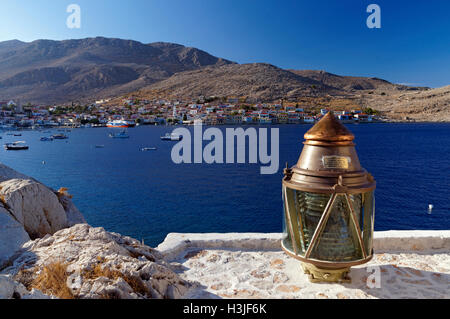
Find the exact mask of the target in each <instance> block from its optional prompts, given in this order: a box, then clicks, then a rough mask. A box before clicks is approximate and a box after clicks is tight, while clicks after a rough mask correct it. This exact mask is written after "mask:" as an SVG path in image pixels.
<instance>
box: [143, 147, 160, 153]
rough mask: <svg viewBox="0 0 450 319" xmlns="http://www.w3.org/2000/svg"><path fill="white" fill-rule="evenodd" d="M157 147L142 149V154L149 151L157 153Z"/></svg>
mask: <svg viewBox="0 0 450 319" xmlns="http://www.w3.org/2000/svg"><path fill="white" fill-rule="evenodd" d="M156 150H157V148H156V147H143V148H141V152H148V151H156Z"/></svg>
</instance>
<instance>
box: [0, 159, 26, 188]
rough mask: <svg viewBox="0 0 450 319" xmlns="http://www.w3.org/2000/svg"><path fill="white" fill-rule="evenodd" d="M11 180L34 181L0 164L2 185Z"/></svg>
mask: <svg viewBox="0 0 450 319" xmlns="http://www.w3.org/2000/svg"><path fill="white" fill-rule="evenodd" d="M10 179H32V178H30V177H28V176H26V175H24V174H22V173H19V172H17V171H15V170H13V169H12V168H11V167H8V166H6V165H4V164H2V163H0V183H2V182H4V181H8V180H10Z"/></svg>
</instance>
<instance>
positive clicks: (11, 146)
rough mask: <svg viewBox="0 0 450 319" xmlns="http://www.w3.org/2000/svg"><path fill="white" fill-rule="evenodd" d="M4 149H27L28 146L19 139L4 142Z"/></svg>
mask: <svg viewBox="0 0 450 319" xmlns="http://www.w3.org/2000/svg"><path fill="white" fill-rule="evenodd" d="M5 149H6V150H8V151H22V150H27V149H29V146H28V145H26V142H24V141H19V142H14V143H7V144H5Z"/></svg>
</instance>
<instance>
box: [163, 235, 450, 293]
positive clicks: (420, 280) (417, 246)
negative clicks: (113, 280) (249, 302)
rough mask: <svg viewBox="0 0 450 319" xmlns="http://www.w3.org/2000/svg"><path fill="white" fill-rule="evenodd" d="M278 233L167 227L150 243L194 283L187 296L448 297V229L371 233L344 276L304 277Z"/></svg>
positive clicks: (186, 278) (183, 275) (449, 267)
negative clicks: (370, 253)
mask: <svg viewBox="0 0 450 319" xmlns="http://www.w3.org/2000/svg"><path fill="white" fill-rule="evenodd" d="M281 236H282V235H281V234H277V233H275V234H255V233H248V234H242V233H241V234H169V235H168V236H167V238H166V240H165V241H164V242H163V243H162V244H160V245H159V246H158V248H157V249H158V250H159V251H160V252H161V253H162V254H163V256H164V258H165V259H166V261H167V262H169V263H170V264H171V265H172V267H173V269H174V270H175V271H176V272H177V273H178V274H179V275H180V277H181V278H182V279H184V280H187V281H189V282H191V283H193V284H194V285H195V286H196V287H198V288H197V289H194V290H191V291H190V293H189V294H188V295H186V296H184V298H189V299H191V298H192V299H195V298H202V299H203V298H226V299H232V298H240V299H247V298H248V299H260V298H269V299H273V298H283V299H291V298H300V299H310V298H335V299H349V298H357V299H362V298H446V299H450V288H449V287H450V231H387V232H375V236H374V253H375V254H374V257H373V259H372V260H371V261H370V262H369V263H367V264H364V265H360V266H356V267H352V268H351V271H350V277H351V279H352V281H351V283H311V282H310V281H309V280H308V277H307V276H306V275H305V274H304V273H303V272H302V271H301V267H300V262H299V261H298V260H296V259H294V258H291V257H289V256H287V254H286V253H284V252H283V251H282V250H281V246H280V239H281Z"/></svg>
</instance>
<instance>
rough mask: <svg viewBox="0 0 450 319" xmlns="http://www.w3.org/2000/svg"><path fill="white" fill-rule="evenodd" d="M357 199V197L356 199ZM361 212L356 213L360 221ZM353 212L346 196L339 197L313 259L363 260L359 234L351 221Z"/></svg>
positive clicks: (312, 255)
mask: <svg viewBox="0 0 450 319" xmlns="http://www.w3.org/2000/svg"><path fill="white" fill-rule="evenodd" d="M356 198H357V197H356ZM360 214H361V210H359V211H358V212H356V211H355V215H356V220H357V221H359V220H360ZM350 215H351V211H350V208H349V206H348V203H347V199H346V198H345V195H338V196H337V197H336V200H335V201H334V203H333V205H332V207H331V212H330V215H329V217H328V220H327V222H326V224H325V227H324V228H323V230H322V232H321V234H320V236H319V237H318V243H317V244H315V246H314V248H313V250H312V252H311V256H310V257H311V258H313V259H320V260H326V261H351V260H358V259H361V258H362V251H361V248H360V244H359V241H358V233H357V230H356V228H355V226H354V223H353V221H352V219H351V216H350Z"/></svg>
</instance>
